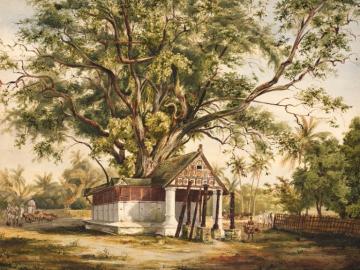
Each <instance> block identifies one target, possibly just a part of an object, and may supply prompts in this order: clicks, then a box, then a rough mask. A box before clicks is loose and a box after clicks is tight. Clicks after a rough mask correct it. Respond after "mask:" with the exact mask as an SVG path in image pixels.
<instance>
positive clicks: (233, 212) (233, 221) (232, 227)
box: [230, 192, 235, 230]
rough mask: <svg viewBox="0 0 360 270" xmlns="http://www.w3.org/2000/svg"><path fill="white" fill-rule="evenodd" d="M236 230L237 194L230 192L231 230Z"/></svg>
mask: <svg viewBox="0 0 360 270" xmlns="http://www.w3.org/2000/svg"><path fill="white" fill-rule="evenodd" d="M233 229H235V194H234V192H230V230H233Z"/></svg>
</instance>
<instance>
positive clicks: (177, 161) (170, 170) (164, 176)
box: [149, 151, 201, 186]
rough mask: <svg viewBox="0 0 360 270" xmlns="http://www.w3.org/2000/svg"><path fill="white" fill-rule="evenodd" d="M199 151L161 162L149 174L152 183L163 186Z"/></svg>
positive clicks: (196, 155) (194, 157) (197, 154)
mask: <svg viewBox="0 0 360 270" xmlns="http://www.w3.org/2000/svg"><path fill="white" fill-rule="evenodd" d="M200 154H201V152H199V151H196V152H191V153H189V154H185V155H182V156H177V157H173V158H170V159H168V160H166V161H164V162H162V163H161V164H160V165H159V166H158V167H157V168H156V169H155V170H154V172H153V173H152V174H151V175H150V176H149V177H150V178H151V179H152V184H153V185H161V186H164V185H166V184H167V183H168V182H170V181H171V180H173V179H174V178H175V177H176V176H177V175H178V174H179V173H180V172H181V171H182V170H184V169H185V168H186V167H187V166H188V165H189V164H190V163H191V162H192V161H193V160H194V159H196V158H197V157H198V156H199V155H200Z"/></svg>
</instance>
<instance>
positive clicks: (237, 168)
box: [228, 155, 247, 213]
mask: <svg viewBox="0 0 360 270" xmlns="http://www.w3.org/2000/svg"><path fill="white" fill-rule="evenodd" d="M228 165H230V168H231V173H232V174H233V175H234V177H235V178H236V179H237V182H238V187H239V197H240V212H241V213H243V212H244V198H243V194H242V189H241V188H242V181H241V179H242V178H243V177H246V176H247V172H246V170H247V164H246V162H245V159H244V158H243V157H236V156H235V155H233V156H232V158H231V159H230V162H229V163H228Z"/></svg>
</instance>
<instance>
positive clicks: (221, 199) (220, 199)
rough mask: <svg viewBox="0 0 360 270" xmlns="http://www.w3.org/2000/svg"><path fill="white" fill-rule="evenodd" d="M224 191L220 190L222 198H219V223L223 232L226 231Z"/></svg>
mask: <svg viewBox="0 0 360 270" xmlns="http://www.w3.org/2000/svg"><path fill="white" fill-rule="evenodd" d="M222 206H223V191H222V190H221V191H220V198H219V218H218V224H219V229H220V230H221V232H223V231H224V228H223V215H222V213H223V207H222Z"/></svg>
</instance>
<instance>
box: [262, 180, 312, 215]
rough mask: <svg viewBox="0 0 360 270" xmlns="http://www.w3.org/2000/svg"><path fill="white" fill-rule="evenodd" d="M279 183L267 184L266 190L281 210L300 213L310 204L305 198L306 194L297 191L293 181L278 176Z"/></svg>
mask: <svg viewBox="0 0 360 270" xmlns="http://www.w3.org/2000/svg"><path fill="white" fill-rule="evenodd" d="M278 180H279V183H276V184H274V185H269V184H267V185H266V187H267V192H268V193H270V194H273V196H275V198H276V199H277V201H278V203H279V204H280V205H281V206H282V208H283V210H284V211H286V212H288V213H290V214H296V215H300V214H301V212H302V211H303V210H304V209H305V208H308V207H310V206H311V205H312V202H311V201H309V200H306V198H307V197H308V196H304V194H303V193H300V192H298V191H297V190H296V189H295V187H294V185H293V183H291V182H290V181H289V180H287V179H285V178H283V177H278Z"/></svg>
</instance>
